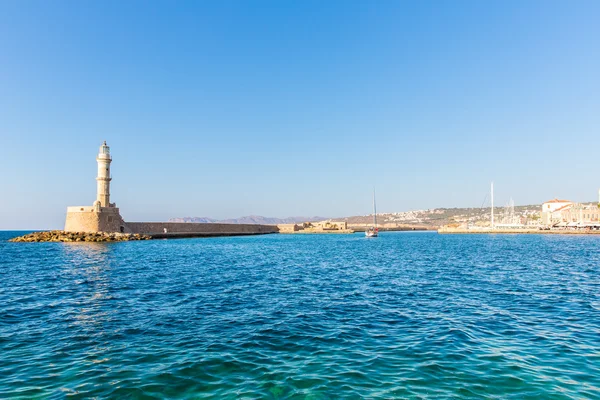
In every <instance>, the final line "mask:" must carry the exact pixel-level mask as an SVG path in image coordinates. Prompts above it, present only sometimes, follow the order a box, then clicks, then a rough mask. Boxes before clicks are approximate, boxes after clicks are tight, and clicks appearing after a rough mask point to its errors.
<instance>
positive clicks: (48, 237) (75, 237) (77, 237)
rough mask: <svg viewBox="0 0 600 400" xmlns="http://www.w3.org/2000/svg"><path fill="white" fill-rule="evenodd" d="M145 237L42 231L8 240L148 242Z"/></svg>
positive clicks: (122, 234) (130, 234) (126, 234)
mask: <svg viewBox="0 0 600 400" xmlns="http://www.w3.org/2000/svg"><path fill="white" fill-rule="evenodd" d="M149 239H152V238H151V237H150V236H147V235H140V234H137V233H136V234H132V233H112V232H111V233H108V232H64V231H47V232H46V231H44V232H34V233H30V234H28V235H24V236H19V237H16V238H13V239H10V241H11V242H122V241H130V240H149Z"/></svg>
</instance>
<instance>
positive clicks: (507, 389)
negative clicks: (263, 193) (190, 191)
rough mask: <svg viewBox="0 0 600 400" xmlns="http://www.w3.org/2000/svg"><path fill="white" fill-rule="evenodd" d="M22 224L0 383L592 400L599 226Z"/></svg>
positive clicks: (0, 285) (87, 389)
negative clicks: (194, 232) (261, 228)
mask: <svg viewBox="0 0 600 400" xmlns="http://www.w3.org/2000/svg"><path fill="white" fill-rule="evenodd" d="M15 235H16V234H15V233H9V232H0V398H18V397H21V398H23V399H31V398H55V399H63V398H88V397H98V398H190V399H195V398H219V399H222V398H223V399H227V398H231V399H234V398H247V399H254V398H266V399H339V398H350V399H359V398H368V399H389V398H431V399H440V398H494V399H510V398H513V399H525V398H531V399H534V398H537V399H563V398H564V399H566V398H600V251H599V250H600V237H596V236H554V235H522V236H513V235H496V236H493V235H437V234H436V233H385V232H384V233H382V234H381V236H380V237H379V238H378V239H365V238H364V236H363V235H361V234H356V235H267V236H253V237H229V238H210V239H182V240H158V241H149V242H129V243H112V244H86V243H70V244H66V243H65V244H61V243H42V244H39V243H8V242H6V239H7V238H8V237H11V236H15Z"/></svg>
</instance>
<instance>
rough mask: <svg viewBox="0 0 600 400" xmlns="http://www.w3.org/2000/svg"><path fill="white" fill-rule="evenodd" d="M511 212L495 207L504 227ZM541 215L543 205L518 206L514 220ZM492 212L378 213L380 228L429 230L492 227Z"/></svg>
mask: <svg viewBox="0 0 600 400" xmlns="http://www.w3.org/2000/svg"><path fill="white" fill-rule="evenodd" d="M509 211H510V210H508V209H507V208H505V207H494V214H495V218H496V222H497V223H502V221H503V220H504V219H507V218H509V216H510V215H509ZM540 211H541V206H540V205H527V206H515V207H514V214H513V216H512V218H514V217H516V218H518V219H520V220H521V219H522V220H527V219H537V218H539V215H540ZM489 220H490V208H489V207H487V208H434V209H429V210H414V211H404V212H396V213H377V223H378V224H392V225H394V224H395V225H398V226H407V227H410V226H415V227H416V226H419V227H427V228H431V229H434V228H438V227H440V226H443V225H447V224H454V223H470V224H482V225H485V224H489ZM333 221H346V222H348V226H350V227H352V225H364V224H371V223H372V221H373V214H369V215H357V216H352V217H345V218H333Z"/></svg>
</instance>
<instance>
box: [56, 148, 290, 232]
mask: <svg viewBox="0 0 600 400" xmlns="http://www.w3.org/2000/svg"><path fill="white" fill-rule="evenodd" d="M96 162H97V163H98V175H97V177H96V182H97V190H96V201H94V203H93V204H92V205H91V206H75V207H67V216H66V220H65V229H64V230H65V232H82V233H83V232H85V233H92V232H107V233H112V232H115V233H139V234H145V235H151V236H153V237H194V236H237V235H259V234H266V233H276V232H278V231H279V230H278V228H277V226H275V225H258V224H218V223H186V222H125V221H124V220H123V218H122V217H121V213H120V212H119V208H118V207H117V205H116V204H115V203H111V202H110V182H111V180H112V176H111V174H110V164H111V162H112V157H111V154H110V148H109V147H108V145H107V144H106V142H104V143H103V144H102V146H100V150H99V152H98V155H97V156H96Z"/></svg>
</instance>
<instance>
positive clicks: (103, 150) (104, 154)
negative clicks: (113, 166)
mask: <svg viewBox="0 0 600 400" xmlns="http://www.w3.org/2000/svg"><path fill="white" fill-rule="evenodd" d="M98 158H108V159H110V147H108V146H107V145H106V140H105V141H104V143H102V146H100V151H98Z"/></svg>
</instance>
